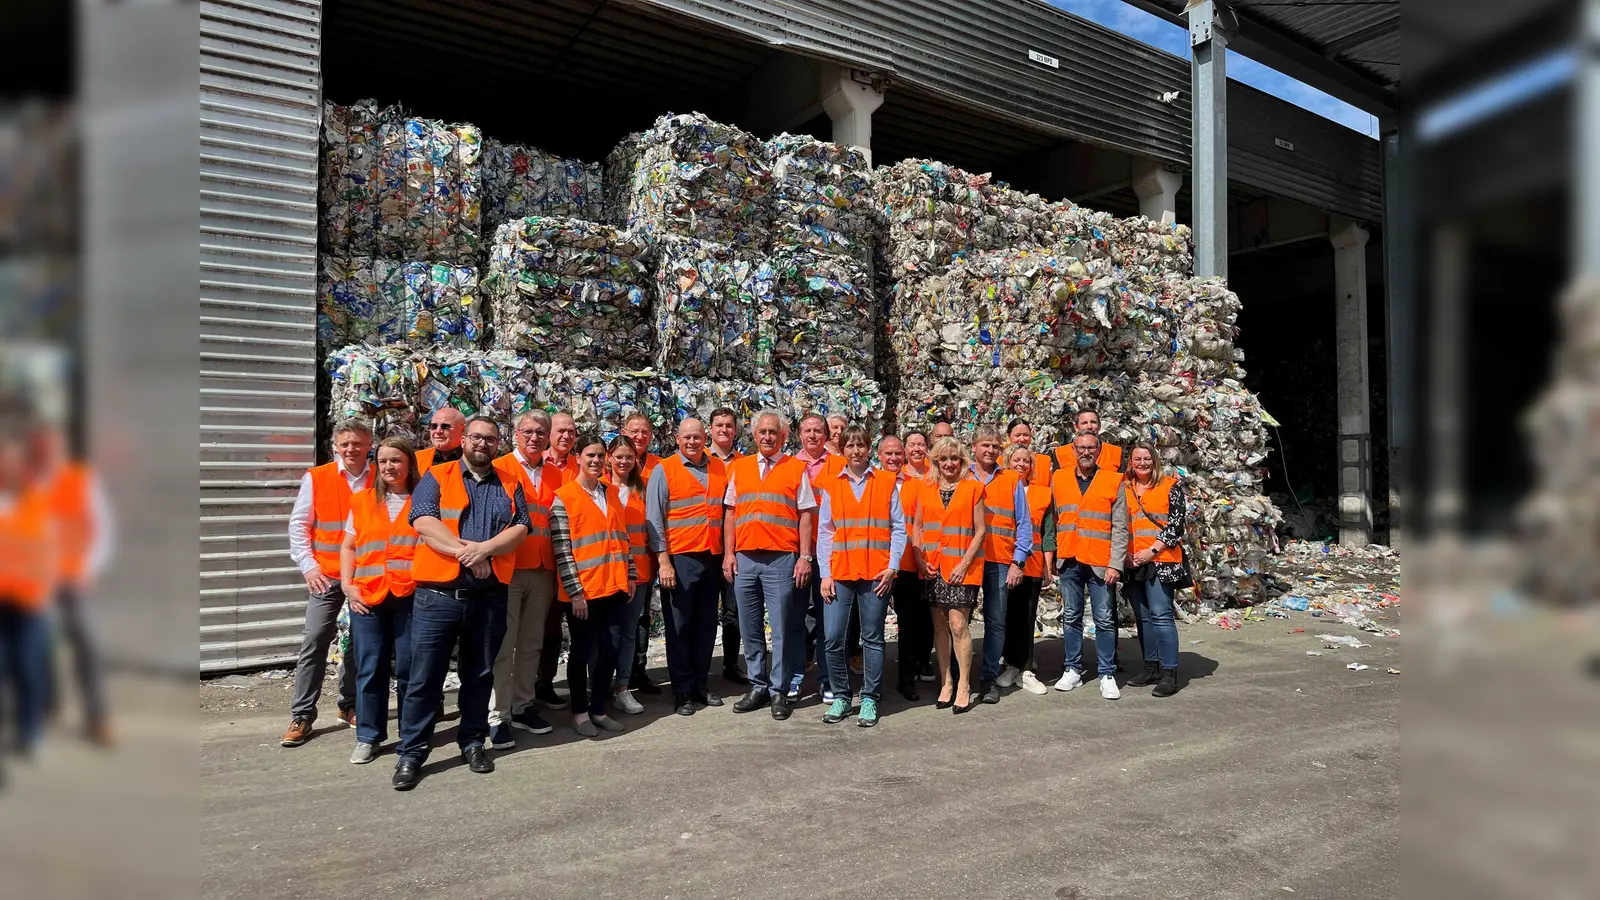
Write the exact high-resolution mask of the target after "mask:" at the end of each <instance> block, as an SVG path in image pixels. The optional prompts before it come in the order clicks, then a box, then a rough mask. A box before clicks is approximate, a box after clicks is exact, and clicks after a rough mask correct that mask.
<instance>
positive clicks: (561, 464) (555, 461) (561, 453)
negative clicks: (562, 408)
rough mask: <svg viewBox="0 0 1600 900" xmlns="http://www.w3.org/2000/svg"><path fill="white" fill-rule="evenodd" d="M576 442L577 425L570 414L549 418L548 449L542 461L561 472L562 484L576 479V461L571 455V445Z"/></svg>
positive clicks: (558, 414) (563, 413)
mask: <svg viewBox="0 0 1600 900" xmlns="http://www.w3.org/2000/svg"><path fill="white" fill-rule="evenodd" d="M577 440H578V423H577V422H576V421H575V420H574V419H573V418H572V414H571V413H566V412H558V413H555V414H553V415H551V416H550V448H549V449H548V450H546V451H545V452H544V461H545V462H547V463H549V464H550V465H552V466H555V467H556V468H558V469H560V470H561V480H562V482H563V483H565V482H568V481H571V480H572V479H574V478H577V477H578V459H577V457H575V456H573V455H572V445H573V444H575V443H577Z"/></svg>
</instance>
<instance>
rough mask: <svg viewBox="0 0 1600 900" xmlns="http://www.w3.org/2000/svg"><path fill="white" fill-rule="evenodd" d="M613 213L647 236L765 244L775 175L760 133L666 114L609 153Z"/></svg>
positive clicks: (698, 116) (753, 246) (703, 118)
mask: <svg viewBox="0 0 1600 900" xmlns="http://www.w3.org/2000/svg"><path fill="white" fill-rule="evenodd" d="M605 180H606V181H607V182H609V183H610V185H611V190H612V191H613V192H614V193H612V194H611V196H612V197H613V200H612V202H611V204H610V205H611V206H612V207H613V209H612V215H613V216H614V218H613V219H612V221H613V222H615V223H616V224H618V225H623V226H626V227H627V228H629V229H631V230H634V231H638V232H640V233H641V234H643V235H644V236H645V237H646V238H648V239H652V240H653V239H654V238H656V237H657V236H658V235H663V234H674V235H678V236H680V237H695V238H703V239H707V240H712V241H716V242H718V243H723V244H731V245H733V246H736V247H743V248H747V249H754V250H762V249H765V248H766V246H767V244H768V241H769V232H768V221H769V217H770V207H769V205H768V202H767V201H768V194H769V191H770V188H771V174H770V172H769V170H768V166H767V161H766V147H765V145H764V144H763V143H762V141H761V140H760V139H758V138H756V137H755V136H754V135H752V134H750V133H748V132H746V131H742V130H740V129H738V128H735V127H734V126H731V125H724V124H721V123H719V122H714V121H712V120H711V119H709V118H707V117H706V116H704V115H702V114H700V113H686V114H678V115H667V116H662V117H661V118H659V119H657V120H656V121H655V124H654V125H652V126H651V127H650V128H649V130H647V131H645V132H643V133H641V134H637V135H629V136H628V137H627V138H625V139H624V140H623V142H622V143H621V144H619V145H618V146H617V147H616V149H614V150H613V151H612V152H611V155H610V156H609V157H608V158H607V162H606V171H605Z"/></svg>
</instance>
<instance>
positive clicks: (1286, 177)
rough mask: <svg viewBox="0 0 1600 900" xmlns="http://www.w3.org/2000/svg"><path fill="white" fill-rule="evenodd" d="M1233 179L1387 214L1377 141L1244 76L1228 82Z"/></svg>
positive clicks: (1366, 216)
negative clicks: (1245, 80)
mask: <svg viewBox="0 0 1600 900" xmlns="http://www.w3.org/2000/svg"><path fill="white" fill-rule="evenodd" d="M1278 140H1286V141H1287V142H1288V143H1291V144H1293V145H1294V148H1293V149H1289V148H1287V147H1283V146H1280V145H1279V144H1278V143H1277V141H1278ZM1228 177H1229V178H1230V179H1231V180H1234V181H1239V182H1242V183H1244V184H1247V185H1250V186H1251V187H1255V188H1259V189H1261V190H1263V191H1266V192H1267V193H1270V194H1276V195H1278V196H1280V197H1287V198H1289V199H1291V200H1299V201H1300V202H1302V203H1306V204H1308V205H1310V206H1313V207H1316V208H1318V209H1324V210H1328V211H1330V212H1336V213H1341V214H1343V215H1346V216H1350V217H1351V218H1354V219H1359V220H1361V221H1364V222H1380V221H1382V219H1383V159H1382V157H1381V153H1380V147H1379V145H1378V142H1377V141H1375V140H1373V139H1372V138H1370V137H1367V136H1366V135H1364V134H1360V133H1358V132H1356V131H1353V130H1351V129H1349V128H1346V127H1345V126H1343V125H1340V124H1339V123H1337V122H1333V121H1330V120H1328V119H1325V118H1323V117H1322V116H1319V115H1317V114H1316V113H1314V112H1310V111H1309V110H1304V109H1301V108H1300V107H1298V106H1295V105H1294V104H1292V103H1288V102H1286V101H1284V100H1280V99H1278V98H1277V97H1274V96H1272V95H1270V94H1266V93H1263V92H1261V91H1258V90H1256V89H1255V88H1253V87H1250V86H1248V85H1244V84H1240V83H1239V82H1237V81H1230V82H1228Z"/></svg>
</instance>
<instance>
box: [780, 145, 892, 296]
mask: <svg viewBox="0 0 1600 900" xmlns="http://www.w3.org/2000/svg"><path fill="white" fill-rule="evenodd" d="M766 153H767V160H768V163H769V165H770V167H771V177H772V181H771V195H770V196H771V200H770V206H771V211H772V212H771V215H772V243H773V245H774V246H775V247H782V246H807V247H811V248H812V249H814V250H818V251H821V252H825V253H834V254H839V255H844V256H849V257H851V258H852V259H854V260H855V261H856V262H857V263H858V264H859V265H860V266H861V267H862V268H864V269H866V270H867V271H869V272H870V271H871V269H872V264H873V251H874V248H873V242H874V238H875V237H876V232H877V221H876V215H877V211H876V202H875V198H874V193H873V180H872V170H871V167H870V166H869V165H868V164H867V159H866V154H864V153H863V152H862V151H861V150H859V149H857V148H855V147H849V146H844V145H840V144H835V143H831V142H828V141H819V140H817V139H815V138H813V137H811V136H809V135H793V134H787V133H785V134H780V135H778V136H777V137H774V138H771V139H769V140H768V141H767V142H766Z"/></svg>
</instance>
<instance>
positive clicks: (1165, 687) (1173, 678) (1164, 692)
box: [1150, 669, 1178, 697]
mask: <svg viewBox="0 0 1600 900" xmlns="http://www.w3.org/2000/svg"><path fill="white" fill-rule="evenodd" d="M1177 692H1178V670H1177V669H1162V670H1161V679H1160V680H1159V681H1157V682H1156V689H1155V690H1153V691H1151V692H1150V696H1152V697H1171V696H1172V695H1173V694H1176V693H1177Z"/></svg>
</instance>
